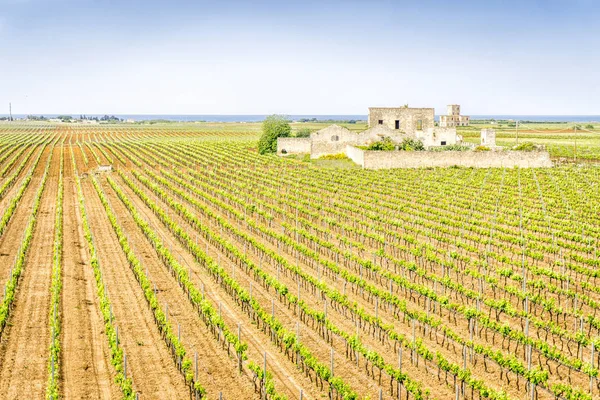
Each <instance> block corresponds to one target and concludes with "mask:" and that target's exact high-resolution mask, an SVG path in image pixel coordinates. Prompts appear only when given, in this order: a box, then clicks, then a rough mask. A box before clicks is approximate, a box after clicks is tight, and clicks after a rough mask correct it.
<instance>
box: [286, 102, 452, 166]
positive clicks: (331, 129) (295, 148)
mask: <svg viewBox="0 0 600 400" xmlns="http://www.w3.org/2000/svg"><path fill="white" fill-rule="evenodd" d="M384 137H388V138H390V139H391V140H392V141H393V142H395V143H398V144H400V143H402V141H403V140H404V139H407V138H408V139H413V140H415V139H416V140H420V141H421V142H423V145H424V146H425V147H436V146H449V145H454V144H457V143H461V142H462V137H461V136H459V135H457V134H456V128H454V127H449V128H446V127H436V126H435V113H434V109H433V108H409V107H398V108H380V107H377V108H375V107H373V108H369V129H367V130H366V131H363V132H360V133H357V132H352V131H350V130H348V129H346V128H343V127H341V126H338V125H331V126H328V127H327V128H324V129H321V130H319V131H317V132H313V133H312V134H311V135H310V137H308V138H279V139H277V154H280V155H282V154H310V156H311V158H319V157H321V156H324V155H330V154H339V153H343V152H344V151H345V149H346V145H355V146H366V145H369V144H371V143H373V142H376V141H380V140H381V139H383V138H384Z"/></svg>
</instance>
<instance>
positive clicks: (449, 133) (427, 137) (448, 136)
mask: <svg viewBox="0 0 600 400" xmlns="http://www.w3.org/2000/svg"><path fill="white" fill-rule="evenodd" d="M417 138H419V139H421V140H422V141H423V145H424V146H425V147H430V146H450V145H453V144H456V141H457V139H458V137H457V135H456V128H442V127H435V128H431V129H428V130H427V131H425V132H423V133H422V134H421V133H419V134H418V135H417Z"/></svg>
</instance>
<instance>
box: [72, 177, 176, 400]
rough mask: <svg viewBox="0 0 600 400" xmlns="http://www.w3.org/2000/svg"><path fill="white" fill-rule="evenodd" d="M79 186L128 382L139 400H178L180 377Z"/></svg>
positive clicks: (95, 203) (89, 194) (94, 201)
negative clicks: (124, 355) (122, 352)
mask: <svg viewBox="0 0 600 400" xmlns="http://www.w3.org/2000/svg"><path fill="white" fill-rule="evenodd" d="M82 185H83V189H84V196H85V199H86V206H87V210H88V213H89V215H88V217H89V220H90V225H91V229H92V233H93V234H94V237H95V238H96V241H95V245H96V248H97V251H98V256H99V259H100V265H101V268H102V272H103V278H104V282H105V283H106V286H107V287H108V293H109V298H110V301H111V304H112V305H113V313H114V315H115V318H116V321H117V326H118V327H119V339H120V341H121V343H123V346H124V349H125V352H126V354H127V366H128V375H129V376H131V377H132V378H133V382H134V387H135V389H136V390H137V391H138V392H139V394H140V399H177V398H184V397H186V396H187V393H188V389H187V387H186V386H185V382H184V380H183V377H182V376H181V374H180V373H179V371H178V370H177V368H176V367H175V363H174V362H173V360H172V358H171V355H170V353H169V351H168V349H167V347H166V345H165V343H164V341H163V339H162V337H161V336H160V333H159V331H158V328H157V327H156V325H155V323H154V320H153V316H152V314H151V312H150V310H149V309H148V306H147V305H146V300H145V299H144V297H143V293H142V290H141V288H140V287H139V285H138V283H137V282H136V281H135V279H134V278H133V275H132V274H131V272H130V270H129V264H128V262H127V259H126V257H125V254H124V253H123V251H122V249H121V247H120V245H119V242H118V240H117V237H116V235H115V233H114V231H113V229H112V227H111V226H110V222H109V220H108V217H107V216H106V212H105V211H104V207H103V206H102V203H101V202H100V198H99V197H98V195H97V194H96V193H95V190H94V188H93V186H92V184H91V182H90V181H89V180H84V181H83V182H82Z"/></svg>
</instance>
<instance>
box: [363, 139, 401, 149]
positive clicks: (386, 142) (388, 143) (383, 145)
mask: <svg viewBox="0 0 600 400" xmlns="http://www.w3.org/2000/svg"><path fill="white" fill-rule="evenodd" d="M395 149H396V145H395V144H394V142H392V139H390V138H389V137H385V138H383V139H382V140H380V141H379V142H375V143H371V145H370V146H369V147H367V150H383V151H390V150H395Z"/></svg>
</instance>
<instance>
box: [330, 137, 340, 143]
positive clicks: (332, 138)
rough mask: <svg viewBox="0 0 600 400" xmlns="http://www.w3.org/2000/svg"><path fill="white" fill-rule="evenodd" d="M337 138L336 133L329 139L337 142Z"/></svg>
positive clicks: (338, 138)
mask: <svg viewBox="0 0 600 400" xmlns="http://www.w3.org/2000/svg"><path fill="white" fill-rule="evenodd" d="M338 140H340V137H339V136H338V135H333V136H332V137H331V141H332V142H337V141H338Z"/></svg>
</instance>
